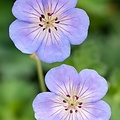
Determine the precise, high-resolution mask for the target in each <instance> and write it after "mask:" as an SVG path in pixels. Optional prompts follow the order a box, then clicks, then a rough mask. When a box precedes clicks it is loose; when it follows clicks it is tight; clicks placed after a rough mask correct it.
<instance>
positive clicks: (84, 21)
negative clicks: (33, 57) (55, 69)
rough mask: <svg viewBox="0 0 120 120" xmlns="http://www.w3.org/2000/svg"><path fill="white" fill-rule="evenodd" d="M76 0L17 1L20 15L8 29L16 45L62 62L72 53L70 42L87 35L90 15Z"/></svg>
mask: <svg viewBox="0 0 120 120" xmlns="http://www.w3.org/2000/svg"><path fill="white" fill-rule="evenodd" d="M76 4H77V0H16V2H15V4H14V6H13V9H12V12H13V14H14V16H15V17H16V18H17V20H15V21H14V22H13V23H12V24H11V25H10V28H9V32H10V37H11V39H12V41H13V42H14V44H15V46H16V47H17V48H18V49H19V50H20V51H22V52H23V53H27V54H32V53H34V52H36V54H37V56H38V57H39V59H41V60H42V61H44V62H48V63H52V62H60V61H63V60H65V59H66V58H67V57H68V56H69V55H70V44H74V45H78V44H81V43H82V42H83V41H84V40H85V39H86V37H87V33H88V27H89V18H88V15H87V14H86V12H85V11H84V10H82V9H78V8H75V6H76Z"/></svg>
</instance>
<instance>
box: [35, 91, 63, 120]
mask: <svg viewBox="0 0 120 120" xmlns="http://www.w3.org/2000/svg"><path fill="white" fill-rule="evenodd" d="M60 100H61V98H60V97H59V96H57V95H55V94H54V93H51V92H43V93H40V94H38V95H37V96H36V98H35V99H34V101H33V109H34V112H35V118H36V119H37V120H56V119H55V118H59V117H62V115H64V114H65V110H64V109H63V104H62V103H61V102H62V101H60Z"/></svg>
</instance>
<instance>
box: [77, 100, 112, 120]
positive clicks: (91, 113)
mask: <svg viewBox="0 0 120 120" xmlns="http://www.w3.org/2000/svg"><path fill="white" fill-rule="evenodd" d="M110 116H111V109H110V106H109V105H108V104H107V103H106V102H104V101H102V100H101V101H97V102H95V103H86V104H83V107H82V108H80V110H79V112H78V114H77V117H78V118H82V119H84V120H109V119H110Z"/></svg>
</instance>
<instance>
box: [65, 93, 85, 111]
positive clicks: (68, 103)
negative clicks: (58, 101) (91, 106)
mask: <svg viewBox="0 0 120 120" xmlns="http://www.w3.org/2000/svg"><path fill="white" fill-rule="evenodd" d="M63 103H64V108H65V111H68V110H69V112H70V113H73V111H74V112H76V113H77V112H78V110H79V109H80V108H82V104H83V103H82V102H80V101H79V97H78V96H77V95H74V96H70V95H66V98H65V99H64V100H63Z"/></svg>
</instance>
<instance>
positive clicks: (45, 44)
mask: <svg viewBox="0 0 120 120" xmlns="http://www.w3.org/2000/svg"><path fill="white" fill-rule="evenodd" d="M44 32H45V33H46V36H45V37H44V40H43V41H42V43H41V46H40V47H39V49H38V50H37V52H36V53H37V56H38V57H39V59H41V60H42V61H45V62H47V63H52V62H61V61H63V60H65V59H66V58H67V57H68V56H69V55H70V43H69V40H68V38H67V37H66V36H65V35H64V34H63V33H61V32H60V31H55V30H51V32H50V33H49V31H48V30H46V31H44Z"/></svg>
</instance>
